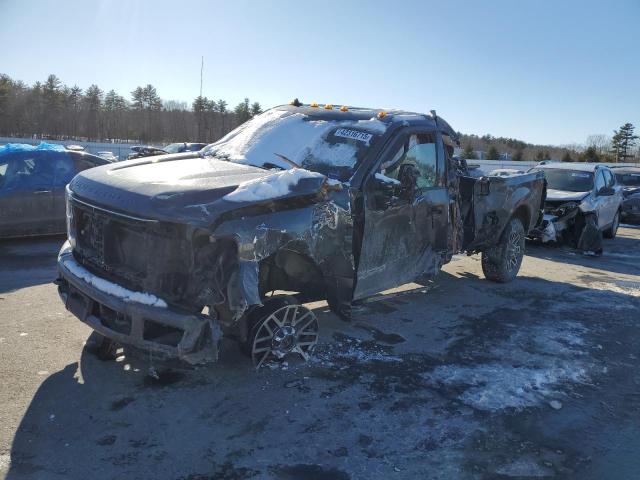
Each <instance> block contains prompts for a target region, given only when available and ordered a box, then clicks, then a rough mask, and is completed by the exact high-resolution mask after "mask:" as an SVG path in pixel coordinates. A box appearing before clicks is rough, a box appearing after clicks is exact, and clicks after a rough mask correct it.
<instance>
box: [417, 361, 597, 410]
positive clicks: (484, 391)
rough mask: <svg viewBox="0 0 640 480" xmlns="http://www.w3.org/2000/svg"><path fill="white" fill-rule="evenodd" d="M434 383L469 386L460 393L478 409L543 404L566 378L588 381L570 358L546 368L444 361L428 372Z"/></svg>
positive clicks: (584, 371)
mask: <svg viewBox="0 0 640 480" xmlns="http://www.w3.org/2000/svg"><path fill="white" fill-rule="evenodd" d="M426 378H427V380H428V381H430V382H432V383H440V384H444V385H446V386H448V387H466V390H465V391H464V392H463V393H462V394H461V395H460V396H459V397H458V398H459V399H460V400H461V401H462V402H464V403H466V404H467V405H469V406H472V407H474V408H476V409H478V410H488V411H495V410H502V409H505V408H516V409H521V408H524V407H532V406H535V405H538V404H541V403H542V402H543V400H544V399H545V398H547V397H548V396H551V395H555V394H556V392H555V390H554V387H555V386H556V385H558V384H561V383H564V382H573V383H582V382H586V381H587V374H586V370H585V369H584V368H580V367H577V366H576V365H573V364H571V363H570V362H567V363H564V364H560V365H557V366H549V367H546V368H529V367H523V366H518V367H515V366H512V365H508V364H505V363H490V364H483V365H477V366H472V367H460V366H455V365H443V366H440V367H437V368H436V369H435V370H434V371H433V372H431V373H429V374H427V375H426Z"/></svg>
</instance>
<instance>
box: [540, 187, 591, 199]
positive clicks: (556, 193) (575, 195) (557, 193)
mask: <svg viewBox="0 0 640 480" xmlns="http://www.w3.org/2000/svg"><path fill="white" fill-rule="evenodd" d="M587 195H589V192H569V191H566V190H554V189H552V188H550V189H549V190H547V200H551V201H560V200H566V201H575V202H579V201H580V200H582V199H583V198H584V197H586V196H587Z"/></svg>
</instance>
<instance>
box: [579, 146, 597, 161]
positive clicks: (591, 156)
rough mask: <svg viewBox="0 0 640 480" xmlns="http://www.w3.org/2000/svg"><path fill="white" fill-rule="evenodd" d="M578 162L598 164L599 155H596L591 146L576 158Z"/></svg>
mask: <svg viewBox="0 0 640 480" xmlns="http://www.w3.org/2000/svg"><path fill="white" fill-rule="evenodd" d="M578 160H579V161H580V162H588V163H598V162H599V161H600V155H598V151H597V150H596V147H594V146H591V147H588V148H587V149H586V150H585V151H584V152H582V154H580V155H579V156H578Z"/></svg>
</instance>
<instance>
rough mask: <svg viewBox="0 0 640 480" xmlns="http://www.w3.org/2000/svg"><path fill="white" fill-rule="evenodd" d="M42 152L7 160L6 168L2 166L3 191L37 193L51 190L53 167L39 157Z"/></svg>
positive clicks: (0, 166) (0, 168)
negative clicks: (40, 190) (42, 190)
mask: <svg viewBox="0 0 640 480" xmlns="http://www.w3.org/2000/svg"><path fill="white" fill-rule="evenodd" d="M38 153H40V152H33V153H23V154H21V155H17V156H14V157H12V158H11V159H9V160H7V161H6V162H7V164H6V166H4V163H2V164H0V173H1V172H2V171H4V174H3V175H2V180H1V182H2V186H1V187H0V188H2V190H12V191H17V190H21V191H35V190H38V189H48V188H51V186H52V184H53V176H54V174H53V172H54V170H53V166H52V165H51V163H50V162H48V161H46V159H44V158H42V157H41V156H40V155H38Z"/></svg>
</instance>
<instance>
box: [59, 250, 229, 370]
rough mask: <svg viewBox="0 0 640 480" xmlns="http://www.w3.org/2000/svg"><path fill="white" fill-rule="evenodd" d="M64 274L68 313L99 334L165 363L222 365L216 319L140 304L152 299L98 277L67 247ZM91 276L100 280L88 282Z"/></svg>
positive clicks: (62, 294) (61, 269)
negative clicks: (166, 360) (175, 360)
mask: <svg viewBox="0 0 640 480" xmlns="http://www.w3.org/2000/svg"><path fill="white" fill-rule="evenodd" d="M78 272H82V275H79V274H78ZM84 272H86V275H85V274H84ZM58 274H59V278H58V280H57V282H56V283H57V284H58V293H59V294H60V298H61V299H62V301H63V302H64V303H65V307H66V309H67V310H69V311H70V312H71V313H73V314H74V315H75V316H76V317H78V318H79V319H80V320H81V321H82V322H84V323H86V324H87V325H89V326H90V327H91V328H92V329H94V330H95V331H96V332H98V333H99V334H101V335H103V336H105V337H107V338H109V339H111V340H114V341H115V342H117V343H119V344H122V345H130V346H133V347H136V348H138V349H141V350H144V351H146V352H150V353H153V354H156V355H158V356H159V357H161V358H179V359H181V360H185V361H187V362H189V363H193V364H196V363H203V362H208V361H215V360H217V357H218V350H217V343H218V340H219V338H220V336H221V335H220V330H219V328H218V327H217V325H216V322H214V319H213V318H212V317H210V316H207V315H199V314H192V313H188V312H182V311H178V310H176V309H173V308H171V307H167V306H163V305H166V304H165V303H164V302H163V301H162V300H158V301H157V302H154V303H153V304H148V302H147V303H144V302H139V301H136V300H135V298H136V297H142V298H145V296H146V294H143V293H140V292H132V291H130V290H126V289H124V288H123V287H121V286H119V285H116V284H114V283H112V282H108V281H107V280H104V279H101V278H100V277H97V276H95V275H92V274H91V273H89V272H88V271H86V270H85V269H84V268H83V267H82V266H81V265H80V264H79V263H78V262H77V261H76V260H75V258H74V257H73V254H72V253H71V250H70V249H69V248H68V247H66V246H63V248H62V250H61V252H60V255H59V256H58ZM88 276H91V278H93V279H95V281H87V278H88ZM96 285H99V286H100V288H97V287H96ZM113 292H115V293H113ZM158 305H160V306H158Z"/></svg>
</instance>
